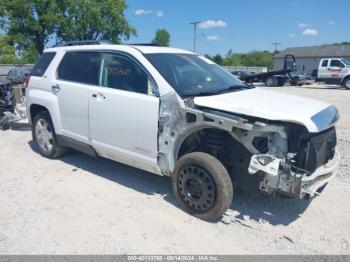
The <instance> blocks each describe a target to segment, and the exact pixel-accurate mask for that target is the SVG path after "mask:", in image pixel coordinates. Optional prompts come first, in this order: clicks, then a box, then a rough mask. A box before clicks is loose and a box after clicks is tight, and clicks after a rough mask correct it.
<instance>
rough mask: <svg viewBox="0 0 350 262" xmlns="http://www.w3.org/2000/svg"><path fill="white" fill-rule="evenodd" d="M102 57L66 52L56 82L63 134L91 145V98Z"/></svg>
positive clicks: (94, 54) (79, 52)
mask: <svg viewBox="0 0 350 262" xmlns="http://www.w3.org/2000/svg"><path fill="white" fill-rule="evenodd" d="M100 57H101V54H100V53H98V52H93V51H69V52H67V53H66V54H65V55H64V57H63V59H62V61H61V63H60V65H59V67H58V69H57V78H56V79H55V80H54V81H53V84H52V91H53V92H54V93H55V94H56V95H57V98H58V103H59V114H60V118H61V127H62V129H61V130H60V134H61V135H64V136H66V137H69V138H72V139H75V140H78V141H80V142H84V143H89V109H88V107H89V95H90V92H91V90H92V89H93V88H94V87H96V86H97V84H98V77H99V66H100V62H101V61H100Z"/></svg>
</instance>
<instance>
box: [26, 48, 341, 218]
mask: <svg viewBox="0 0 350 262" xmlns="http://www.w3.org/2000/svg"><path fill="white" fill-rule="evenodd" d="M78 44H79V45H76V46H71V45H69V44H67V45H65V46H62V47H56V48H50V49H47V50H45V52H44V53H43V55H42V56H41V58H40V59H39V61H38V62H37V64H36V65H35V67H34V68H33V71H32V74H31V77H30V81H29V88H28V91H27V110H28V116H29V120H30V122H31V124H32V131H33V138H34V140H35V141H36V143H37V144H38V148H39V151H40V153H41V154H42V155H43V156H45V157H48V158H55V157H58V156H59V155H61V154H62V153H64V152H65V151H66V150H65V149H66V148H73V149H76V150H79V151H82V152H85V153H87V154H90V155H94V156H102V157H106V158H109V159H113V160H116V161H118V162H122V163H125V164H128V165H131V166H134V167H137V168H140V169H143V170H146V171H149V172H152V173H155V174H158V175H166V176H171V177H172V184H173V189H174V193H175V196H176V198H177V200H178V202H179V205H180V206H181V207H182V208H184V209H185V210H186V211H188V212H189V213H191V214H193V215H195V216H197V217H199V218H201V219H205V220H215V219H218V218H219V217H221V215H222V214H223V213H224V212H225V211H226V210H227V209H228V208H229V207H230V204H231V201H232V197H233V184H234V185H240V186H244V185H249V186H250V187H251V186H252V185H254V186H255V187H257V188H259V189H260V190H261V191H262V192H264V193H267V194H271V193H274V192H277V193H282V194H285V195H288V196H293V197H304V196H313V195H315V194H316V193H318V192H320V191H321V190H322V189H323V188H324V187H325V185H326V184H327V183H328V181H329V180H330V179H331V178H333V177H334V176H335V173H336V169H337V165H338V160H339V155H338V153H337V152H336V133H335V128H334V124H335V122H336V121H337V119H338V111H337V109H336V108H335V107H334V106H332V105H329V104H326V103H323V102H319V101H316V100H311V99H306V98H302V97H297V96H291V95H287V94H283V93H280V92H275V91H271V90H264V89H263V88H262V89H261V88H255V87H253V86H247V85H246V84H243V83H242V82H240V81H239V80H238V79H237V78H236V77H234V76H233V75H231V74H230V73H229V72H226V71H225V70H223V69H222V68H221V67H219V66H218V65H216V64H214V63H213V62H211V61H209V60H207V59H206V58H204V57H201V56H199V55H197V54H194V53H191V52H188V51H184V50H179V49H174V48H164V47H153V46H137V45H134V46H127V45H112V44H106V43H102V44H99V43H98V42H96V43H94V42H88V43H87V44H89V45H87V44H86V45H84V43H78Z"/></svg>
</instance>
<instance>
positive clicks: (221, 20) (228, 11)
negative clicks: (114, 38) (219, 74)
mask: <svg viewBox="0 0 350 262" xmlns="http://www.w3.org/2000/svg"><path fill="white" fill-rule="evenodd" d="M127 3H128V5H129V8H128V9H127V10H126V11H125V16H126V17H127V19H128V20H129V22H130V23H131V24H132V25H133V26H134V27H135V28H136V29H137V37H132V38H131V39H130V40H128V41H124V43H149V42H150V41H151V40H152V38H153V37H154V35H155V31H156V30H157V29H158V28H165V29H166V30H167V31H168V32H169V33H170V36H171V43H170V45H171V46H172V47H177V48H182V49H186V50H193V35H194V34H193V25H191V24H190V23H191V22H194V21H201V22H202V23H200V24H199V25H198V31H197V35H198V37H197V52H198V53H200V54H210V55H215V54H218V53H219V54H222V55H225V54H226V53H227V52H228V50H230V49H232V50H233V52H235V53H236V52H249V51H253V50H269V51H273V50H274V46H273V44H272V43H274V42H278V43H281V45H278V49H279V50H283V49H285V48H287V47H296V46H310V45H320V44H324V43H334V42H343V41H348V42H350V13H349V10H350V1H349V0H260V1H259V0H248V1H244V0H241V1H236V0H215V1H214V0H202V1H200V0H127Z"/></svg>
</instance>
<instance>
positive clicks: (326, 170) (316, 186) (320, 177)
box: [300, 151, 340, 197]
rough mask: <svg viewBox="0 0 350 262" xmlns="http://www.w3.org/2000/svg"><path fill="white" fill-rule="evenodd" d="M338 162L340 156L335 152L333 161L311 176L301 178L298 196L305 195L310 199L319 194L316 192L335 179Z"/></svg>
mask: <svg viewBox="0 0 350 262" xmlns="http://www.w3.org/2000/svg"><path fill="white" fill-rule="evenodd" d="M339 161H340V154H339V152H337V151H336V152H335V154H334V157H333V159H331V160H329V161H328V162H327V163H326V164H324V165H322V166H320V167H319V168H317V169H316V170H315V172H314V173H312V174H311V175H309V176H307V175H304V176H303V177H302V178H301V183H302V187H301V192H300V195H301V196H303V195H305V194H307V195H309V196H311V197H312V196H314V195H315V194H317V193H320V192H318V191H319V190H320V189H322V188H323V187H324V186H325V185H326V184H327V183H328V182H329V181H330V180H331V179H332V178H334V177H335V175H336V173H337V171H338V165H339Z"/></svg>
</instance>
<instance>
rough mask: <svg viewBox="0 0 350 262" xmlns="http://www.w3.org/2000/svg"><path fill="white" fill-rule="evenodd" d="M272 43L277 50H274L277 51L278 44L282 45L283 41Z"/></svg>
mask: <svg viewBox="0 0 350 262" xmlns="http://www.w3.org/2000/svg"><path fill="white" fill-rule="evenodd" d="M272 44H273V45H274V46H275V51H274V52H276V51H277V46H278V45H282V44H281V43H272Z"/></svg>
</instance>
